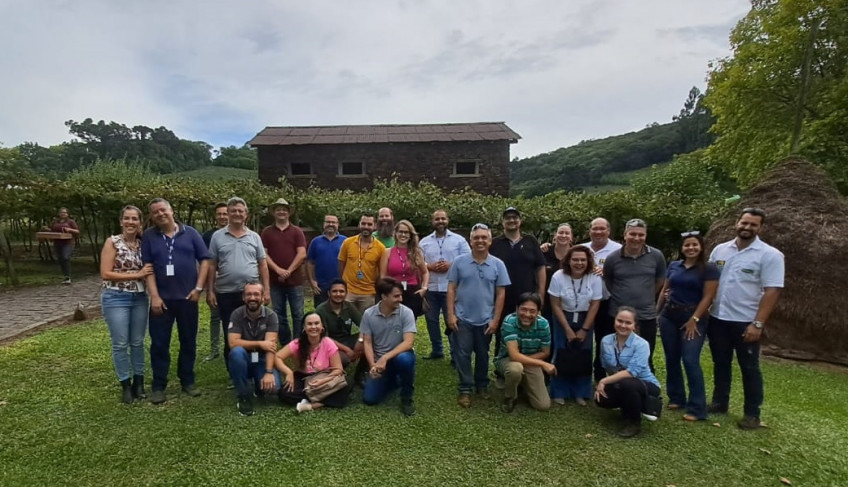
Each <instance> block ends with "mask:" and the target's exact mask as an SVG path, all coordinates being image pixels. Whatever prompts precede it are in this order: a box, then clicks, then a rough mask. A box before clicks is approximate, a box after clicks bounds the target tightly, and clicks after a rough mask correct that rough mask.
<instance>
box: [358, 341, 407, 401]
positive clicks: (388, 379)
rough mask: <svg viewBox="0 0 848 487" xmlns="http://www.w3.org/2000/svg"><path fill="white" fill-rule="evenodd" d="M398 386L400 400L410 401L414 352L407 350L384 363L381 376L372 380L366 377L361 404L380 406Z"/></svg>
mask: <svg viewBox="0 0 848 487" xmlns="http://www.w3.org/2000/svg"><path fill="white" fill-rule="evenodd" d="M398 386H400V398H401V399H412V393H413V392H414V391H415V352H413V351H412V350H407V351H405V352H402V353H401V354H400V355H398V356H397V357H395V358H393V359H391V360H389V361H388V362H387V363H386V370H384V371H383V375H381V376H380V377H378V378H376V379H375V378H373V377H371V376H370V375H368V378H367V379H366V381H365V390H363V391H362V402H364V403H365V404H367V405H369V406H373V405H374V404H380V403H381V402H383V400H384V399H386V396H388V395H389V393H390V392H392V391H393V390H395V389H396V388H397V387H398Z"/></svg>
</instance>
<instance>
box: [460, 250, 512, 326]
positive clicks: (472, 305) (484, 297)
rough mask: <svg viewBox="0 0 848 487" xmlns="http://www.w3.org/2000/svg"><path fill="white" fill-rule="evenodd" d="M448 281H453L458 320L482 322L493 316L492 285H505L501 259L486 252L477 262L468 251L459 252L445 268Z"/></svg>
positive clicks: (490, 319) (474, 322)
mask: <svg viewBox="0 0 848 487" xmlns="http://www.w3.org/2000/svg"><path fill="white" fill-rule="evenodd" d="M448 281H449V282H454V283H456V304H455V306H454V312H455V313H456V317H457V319H458V320H459V321H462V322H464V323H469V324H471V325H475V326H483V325H485V324H487V323H489V322H490V321H492V319H493V318H494V317H495V289H496V288H498V287H505V286H508V285H509V282H510V281H509V273H507V271H506V266H505V265H504V263H503V261H502V260H500V259H498V258H497V257H495V256H494V255H488V256H487V257H486V260H485V261H483V262H482V263H479V264H478V263H477V261H476V260H474V257H473V256H472V255H471V254H466V255H461V256H459V257H457V259H456V260H455V261H454V262H453V265H451V268H450V270H449V271H448Z"/></svg>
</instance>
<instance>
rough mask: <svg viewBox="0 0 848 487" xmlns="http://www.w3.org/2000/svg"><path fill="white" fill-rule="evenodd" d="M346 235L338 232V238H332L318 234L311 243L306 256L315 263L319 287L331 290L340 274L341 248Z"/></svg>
mask: <svg viewBox="0 0 848 487" xmlns="http://www.w3.org/2000/svg"><path fill="white" fill-rule="evenodd" d="M345 238H347V237H345V236H344V235H338V234H336V238H334V239H332V240H330V239H328V238H327V237H326V236H324V235H318V236H317V237H315V238H313V239H312V242H310V243H309V250H308V251H307V253H306V258H307V259H309V261H310V262H312V263H313V264H315V280H316V281H318V287H320V288H321V289H323V290H325V291H329V290H330V283H331V282H333V280H334V279H336V278H338V277H340V276H339V249H341V248H342V242H344V241H345Z"/></svg>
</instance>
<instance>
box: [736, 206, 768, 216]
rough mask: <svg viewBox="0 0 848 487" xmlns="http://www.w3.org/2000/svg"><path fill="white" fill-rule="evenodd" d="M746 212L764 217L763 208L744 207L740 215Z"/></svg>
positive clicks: (764, 211)
mask: <svg viewBox="0 0 848 487" xmlns="http://www.w3.org/2000/svg"><path fill="white" fill-rule="evenodd" d="M746 213H748V214H750V215H754V216H759V217H762V218H765V217H766V210H764V209H762V208H754V207H749V208H745V209H743V210H742V212H741V213H740V215H744V214H746Z"/></svg>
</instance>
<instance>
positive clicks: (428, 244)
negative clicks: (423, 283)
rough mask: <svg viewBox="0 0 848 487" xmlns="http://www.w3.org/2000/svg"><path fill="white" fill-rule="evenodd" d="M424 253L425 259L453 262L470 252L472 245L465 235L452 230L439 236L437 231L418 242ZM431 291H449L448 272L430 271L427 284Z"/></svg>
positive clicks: (428, 260)
mask: <svg viewBox="0 0 848 487" xmlns="http://www.w3.org/2000/svg"><path fill="white" fill-rule="evenodd" d="M418 246H419V247H421V252H422V253H423V254H424V261H425V262H427V263H431V264H432V263H435V262H440V261H445V262H449V263H451V264H453V261H454V260H456V258H457V257H459V256H460V255H465V254H470V253H471V247H470V246H469V245H468V242H467V241H466V240H465V238H464V237H462V236H461V235H459V234H458V233H454V232H452V231H450V230H446V231H445V236H444V237H442V238H438V237H437V236H436V232H433V233H431V234H430V235H427V236H426V237H424V238H422V239H421V241H420V242H419V243H418ZM427 290H428V291H430V292H440V293H446V292H448V273H447V272H441V273H440V272H433V271H430V283H429V285H428V286H427Z"/></svg>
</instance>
